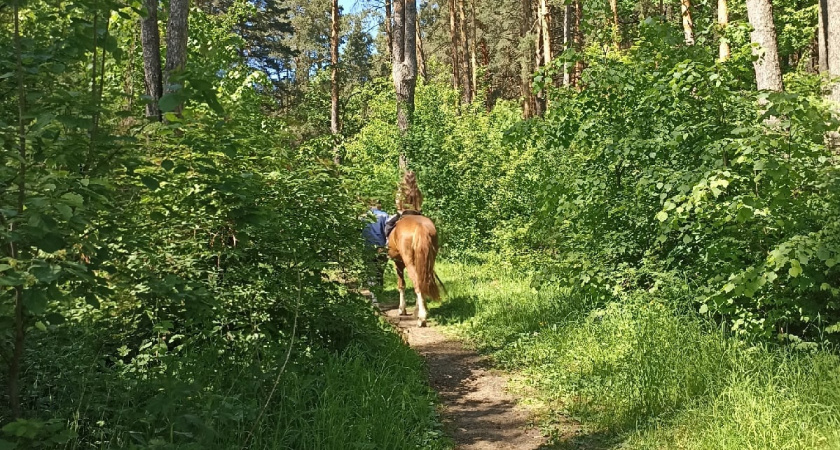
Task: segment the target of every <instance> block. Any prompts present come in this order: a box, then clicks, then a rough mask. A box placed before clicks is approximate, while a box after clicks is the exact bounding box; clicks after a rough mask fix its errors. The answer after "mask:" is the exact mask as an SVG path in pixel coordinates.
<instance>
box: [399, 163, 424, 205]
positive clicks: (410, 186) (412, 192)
mask: <svg viewBox="0 0 840 450" xmlns="http://www.w3.org/2000/svg"><path fill="white" fill-rule="evenodd" d="M422 207H423V194H421V193H420V188H418V187H417V175H415V174H414V172H412V171H408V172H406V173H405V175H403V179H402V182H401V183H400V187H399V189H397V210H398V211H406V210H413V211H418V212H419V211H421V208H422Z"/></svg>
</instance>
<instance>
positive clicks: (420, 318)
mask: <svg viewBox="0 0 840 450" xmlns="http://www.w3.org/2000/svg"><path fill="white" fill-rule="evenodd" d="M408 276H409V277H410V278H411V281H412V282H413V283H414V293H416V294H417V304H416V306H415V308H414V311H415V312H416V313H417V326H418V327H425V326H426V316H427V315H428V311H426V301H425V300H423V294H422V293H421V292H420V284H419V283H418V281H419V279H418V277H417V271H416V270H414V266H408Z"/></svg>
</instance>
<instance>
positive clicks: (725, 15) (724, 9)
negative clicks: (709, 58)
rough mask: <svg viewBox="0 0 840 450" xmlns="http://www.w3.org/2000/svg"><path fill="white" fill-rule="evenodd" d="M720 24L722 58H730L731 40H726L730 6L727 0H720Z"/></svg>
mask: <svg viewBox="0 0 840 450" xmlns="http://www.w3.org/2000/svg"><path fill="white" fill-rule="evenodd" d="M717 19H718V26H719V27H720V34H721V37H720V60H721V61H726V60H728V59H729V55H730V51H729V42H728V41H727V40H726V29H727V28H728V27H729V8H728V6H727V4H726V0H718V17H717Z"/></svg>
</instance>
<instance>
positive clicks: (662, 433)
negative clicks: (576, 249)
mask: <svg viewBox="0 0 840 450" xmlns="http://www.w3.org/2000/svg"><path fill="white" fill-rule="evenodd" d="M438 267H439V272H440V273H441V276H442V277H443V278H444V279H445V280H448V283H447V288H448V290H449V298H448V299H447V300H446V301H445V302H443V303H442V304H439V305H438V306H437V307H436V309H434V310H433V311H432V313H431V316H432V317H433V318H435V319H436V320H437V321H438V323H440V324H444V325H446V326H448V328H450V329H451V330H453V331H455V332H457V333H459V334H461V335H462V336H464V337H466V338H467V339H468V340H469V341H470V342H471V343H473V344H474V345H475V346H476V347H477V348H478V349H479V350H480V351H482V352H485V353H488V354H490V355H491V356H492V358H493V360H494V361H495V363H496V364H497V365H498V366H500V367H502V368H505V369H510V370H515V371H519V372H521V373H522V375H524V377H523V378H524V379H526V380H527V381H526V382H527V383H529V384H531V385H532V387H533V388H534V389H533V390H532V392H533V393H534V394H533V395H536V396H537V397H539V400H542V401H544V402H545V403H546V404H547V405H549V407H548V408H549V410H550V411H549V412H547V413H545V414H544V417H543V420H544V423H545V424H546V425H548V427H549V429H550V428H551V427H550V425H551V423H552V422H553V421H556V420H557V419H558V418H559V417H561V416H562V415H568V416H571V417H573V418H575V419H578V420H580V421H581V422H582V423H583V424H584V427H585V428H586V430H587V434H585V435H584V436H571V437H570V436H564V435H562V434H558V435H555V436H554V443H555V444H556V445H557V446H558V447H559V448H567V447H575V446H577V445H582V444H583V443H586V442H588V443H587V444H586V445H587V448H589V447H590V446H595V447H599V446H603V447H611V446H618V445H622V446H625V447H629V448H689V449H721V448H738V449H742V448H785V449H812V448H838V447H840V431H838V430H840V358H838V357H837V356H836V354H834V353H833V352H832V351H831V349H829V348H824V347H823V346H820V345H817V344H810V345H805V343H802V342H799V343H798V344H797V345H793V344H788V345H782V344H768V343H761V344H750V343H748V342H746V341H744V340H742V339H738V338H736V337H733V336H731V335H729V334H728V333H727V332H726V331H725V329H721V328H719V327H718V326H716V325H715V324H714V322H712V321H706V320H705V319H703V318H701V317H700V316H698V315H697V314H696V312H692V311H691V309H690V308H688V307H685V306H682V303H681V301H679V300H675V299H679V298H681V296H680V292H679V289H680V288H679V287H678V286H672V287H669V288H668V289H666V290H663V291H660V292H653V293H651V292H644V293H636V294H633V295H631V296H628V297H626V298H615V299H613V300H610V301H595V300H593V298H591V297H589V296H587V295H585V294H581V293H579V292H575V291H573V290H571V289H569V288H558V287H553V286H550V285H542V286H541V287H540V289H539V290H536V289H533V288H532V287H531V277H530V276H525V275H522V274H521V272H520V271H513V270H510V269H509V268H508V269H506V268H504V267H503V266H502V265H499V264H495V265H492V266H491V265H490V264H485V265H475V264H459V263H441V264H440V265H439V266H438ZM686 297H687V296H686ZM685 304H686V305H688V304H690V302H689V301H686V302H685ZM604 436H606V437H604Z"/></svg>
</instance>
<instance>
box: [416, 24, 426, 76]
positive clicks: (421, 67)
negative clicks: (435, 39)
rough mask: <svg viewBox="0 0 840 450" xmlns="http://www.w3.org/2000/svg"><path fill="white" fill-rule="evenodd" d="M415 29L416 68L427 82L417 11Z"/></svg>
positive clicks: (421, 34)
mask: <svg viewBox="0 0 840 450" xmlns="http://www.w3.org/2000/svg"><path fill="white" fill-rule="evenodd" d="M415 29H416V30H417V70H418V71H419V72H420V76H421V77H423V81H424V82H426V83H428V82H429V72H428V71H427V70H426V52H425V51H424V50H423V33H421V32H420V13H419V12H418V13H417V23H416V24H415Z"/></svg>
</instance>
